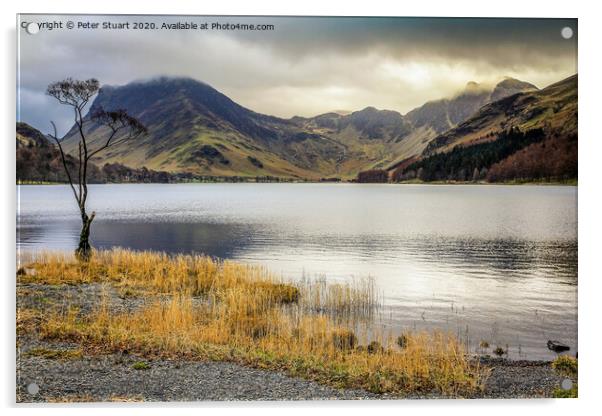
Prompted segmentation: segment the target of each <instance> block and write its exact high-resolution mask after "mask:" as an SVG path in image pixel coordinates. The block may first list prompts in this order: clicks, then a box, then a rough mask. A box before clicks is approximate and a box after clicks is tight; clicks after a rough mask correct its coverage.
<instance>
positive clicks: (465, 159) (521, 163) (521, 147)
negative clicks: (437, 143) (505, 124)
mask: <svg viewBox="0 0 602 416" xmlns="http://www.w3.org/2000/svg"><path fill="white" fill-rule="evenodd" d="M575 178H577V136H576V135H563V134H559V133H555V132H553V131H552V130H551V129H550V128H549V126H546V128H543V129H542V128H537V129H531V130H527V131H524V132H523V131H521V130H519V129H518V128H516V127H514V128H510V129H508V130H505V131H503V132H499V133H490V134H488V135H487V136H486V137H483V138H482V142H480V143H478V144H474V145H471V146H462V145H458V146H456V147H454V148H453V149H452V150H451V151H449V152H442V153H437V154H433V155H430V156H427V157H424V158H423V159H419V160H417V161H414V162H412V163H401V164H398V167H397V168H395V169H393V170H384V169H371V170H367V171H363V172H360V173H359V174H358V175H357V179H356V182H360V183H384V182H389V181H390V182H404V181H410V180H414V179H418V180H421V181H424V182H432V181H460V182H468V181H475V182H476V181H484V180H486V181H488V182H501V181H510V180H519V181H523V180H524V181H531V180H567V179H575Z"/></svg>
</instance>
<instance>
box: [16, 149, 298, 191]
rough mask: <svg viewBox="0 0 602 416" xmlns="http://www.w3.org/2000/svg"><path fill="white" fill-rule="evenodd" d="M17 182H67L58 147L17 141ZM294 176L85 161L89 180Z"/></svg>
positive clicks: (72, 164) (73, 166)
mask: <svg viewBox="0 0 602 416" xmlns="http://www.w3.org/2000/svg"><path fill="white" fill-rule="evenodd" d="M65 159H66V160H65V161H66V164H67V167H68V169H69V170H70V172H71V174H72V175H76V173H77V168H78V164H77V161H76V160H75V158H73V157H72V156H70V155H68V154H67V155H65ZM16 179H17V182H58V183H67V181H68V178H67V174H66V172H65V170H64V168H63V166H62V162H61V156H60V153H59V150H58V149H57V148H56V147H54V146H52V145H50V144H35V143H31V142H30V143H28V144H20V143H18V144H17V178H16ZM293 180H294V179H290V178H280V177H276V176H270V175H263V176H255V177H249V176H211V175H198V174H194V173H190V172H178V173H172V172H166V171H157V170H152V169H148V168H146V167H141V168H131V167H128V166H125V165H123V164H121V163H106V164H104V165H103V166H102V167H99V166H98V165H96V164H94V163H90V164H89V165H88V182H89V183H91V184H95V183H96V184H98V183H178V182H250V181H251V182H290V181H293Z"/></svg>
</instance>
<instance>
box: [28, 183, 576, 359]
mask: <svg viewBox="0 0 602 416" xmlns="http://www.w3.org/2000/svg"><path fill="white" fill-rule="evenodd" d="M18 198H19V207H18V218H17V221H18V222H17V240H18V241H17V246H18V247H19V248H21V249H22V250H24V251H27V250H31V249H65V250H72V249H74V247H75V246H76V244H77V238H78V233H79V223H78V221H79V218H78V213H77V210H76V205H75V202H74V200H73V195H72V194H71V191H70V189H69V188H68V187H66V186H19V187H18ZM89 207H90V211H92V210H95V211H96V212H97V217H96V220H95V221H94V223H93V225H92V237H93V238H92V240H93V244H94V246H95V247H97V248H109V247H113V246H123V247H130V248H134V249H152V250H163V251H168V252H186V253H190V252H199V253H206V254H209V255H212V256H218V257H222V258H229V259H236V260H240V261H245V262H253V263H260V264H265V265H267V266H269V267H270V268H271V269H272V270H273V271H275V272H278V273H281V274H282V275H284V276H286V277H289V278H291V279H298V278H301V277H302V276H309V277H314V276H325V277H326V278H327V279H333V280H344V279H352V278H354V277H362V276H372V277H373V278H374V279H375V281H376V285H377V287H378V289H379V290H380V291H382V293H383V294H384V303H385V306H386V308H385V309H386V311H387V312H386V316H387V318H386V323H387V325H390V326H392V327H393V328H394V329H395V330H397V329H398V328H400V329H401V328H409V329H414V328H415V329H425V328H426V329H431V328H442V329H446V330H450V331H453V332H454V333H457V334H458V335H459V336H461V337H462V338H463V339H468V340H469V342H470V344H471V345H472V348H473V349H474V348H475V347H476V345H478V343H479V341H480V340H486V341H488V342H489V344H490V345H491V347H492V348H495V347H496V346H502V347H503V348H506V345H508V346H509V356H510V357H511V358H526V359H553V358H554V357H555V354H554V353H552V352H550V351H548V350H547V347H546V342H547V340H549V339H555V340H559V341H562V342H565V343H567V344H569V345H570V346H571V353H572V354H574V353H575V352H576V351H577V188H576V187H569V186H563V187H556V186H473V185H467V186H462V185H453V186H449V185H448V186H446V185H441V186H438V185H424V186H423V185H359V184H251V183H245V184H177V185H173V184H172V185H142V184H136V185H93V186H90V197H89ZM492 348H490V351H491V349H492Z"/></svg>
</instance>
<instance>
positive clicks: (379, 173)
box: [356, 169, 389, 183]
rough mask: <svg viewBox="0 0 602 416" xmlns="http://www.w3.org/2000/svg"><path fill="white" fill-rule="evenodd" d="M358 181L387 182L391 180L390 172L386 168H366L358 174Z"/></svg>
mask: <svg viewBox="0 0 602 416" xmlns="http://www.w3.org/2000/svg"><path fill="white" fill-rule="evenodd" d="M356 182H359V183H387V182H389V172H387V171H386V170H384V169H370V170H365V171H362V172H360V173H358V175H357V179H356Z"/></svg>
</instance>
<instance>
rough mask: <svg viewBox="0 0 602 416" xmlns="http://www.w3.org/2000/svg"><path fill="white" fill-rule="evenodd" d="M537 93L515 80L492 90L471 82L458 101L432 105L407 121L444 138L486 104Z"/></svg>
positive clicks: (432, 102)
mask: <svg viewBox="0 0 602 416" xmlns="http://www.w3.org/2000/svg"><path fill="white" fill-rule="evenodd" d="M536 90H537V87H536V86H535V85H533V84H529V83H528V82H523V81H519V80H517V79H514V78H506V79H504V80H503V81H501V82H500V83H498V84H497V85H495V87H494V88H493V89H492V90H490V89H487V88H484V87H482V86H481V85H479V84H477V83H476V82H473V81H471V82H469V83H468V84H466V87H465V89H464V91H462V92H461V93H460V94H458V95H456V96H455V97H453V98H449V99H442V100H436V101H429V102H427V103H426V104H424V105H422V106H421V107H418V108H415V109H414V110H412V111H410V112H409V113H408V114H407V115H406V117H407V118H408V120H409V121H410V122H411V123H412V125H413V126H414V127H415V128H418V127H423V126H425V127H427V128H428V129H429V131H431V132H432V133H434V134H441V133H443V132H445V131H447V130H449V129H451V128H453V127H455V126H456V125H458V124H460V123H462V122H463V121H464V120H466V119H467V118H468V117H470V116H471V115H473V114H474V113H475V112H476V111H477V110H478V109H479V108H481V107H482V106H484V105H485V104H488V103H490V102H493V101H497V100H500V99H502V98H505V97H508V96H510V95H514V94H516V93H519V92H525V91H536Z"/></svg>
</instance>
